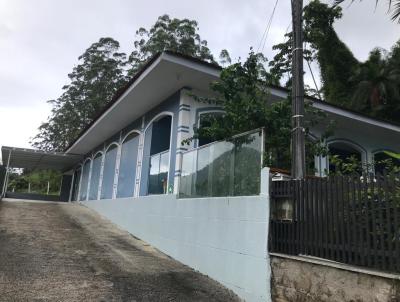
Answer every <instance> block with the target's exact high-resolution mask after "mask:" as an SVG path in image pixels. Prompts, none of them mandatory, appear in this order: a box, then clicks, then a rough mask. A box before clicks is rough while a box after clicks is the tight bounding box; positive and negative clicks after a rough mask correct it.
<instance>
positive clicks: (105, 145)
mask: <svg viewBox="0 0 400 302" xmlns="http://www.w3.org/2000/svg"><path fill="white" fill-rule="evenodd" d="M219 72H220V68H219V67H218V66H215V65H213V64H209V63H206V62H203V61H200V60H197V59H194V58H190V57H186V56H182V55H178V54H174V53H170V52H164V53H162V54H160V55H158V56H156V57H154V58H153V59H152V60H151V61H150V62H149V63H148V64H147V65H146V66H145V67H144V68H143V69H142V71H141V72H140V73H139V74H138V75H137V76H136V77H135V78H134V79H133V80H132V81H131V82H130V83H129V85H128V86H127V88H126V89H125V90H124V91H123V92H121V93H120V94H119V95H118V96H117V97H116V98H115V99H114V100H113V101H112V102H111V104H110V105H109V107H108V108H106V110H105V111H104V112H103V113H102V114H101V115H100V116H99V117H98V118H97V119H96V120H95V121H94V122H93V123H92V124H91V125H89V126H88V127H87V129H85V131H83V133H82V134H81V135H80V137H79V138H78V139H77V140H76V141H75V142H73V143H72V144H71V145H70V146H69V147H68V149H67V150H66V153H73V154H81V155H83V160H82V161H81V162H79V163H78V164H77V165H76V166H74V168H73V170H71V171H69V173H70V174H73V179H72V183H73V185H72V186H71V190H70V197H69V200H70V201H84V200H96V199H116V198H125V197H139V196H146V195H157V194H177V193H178V190H179V181H180V176H181V165H182V154H183V153H185V152H187V151H188V150H192V149H194V148H197V147H200V146H202V145H204V144H207V143H208V142H206V141H198V140H193V141H191V142H190V144H182V142H183V141H184V140H185V139H188V138H190V137H192V136H193V134H194V132H193V129H194V127H198V126H199V125H200V123H201V120H202V117H203V116H205V115H207V114H222V113H223V111H222V110H221V108H219V107H216V106H212V105H209V104H203V103H200V102H198V101H195V100H194V98H193V94H196V95H201V96H209V95H211V94H212V92H211V91H210V83H212V82H213V81H216V80H218V77H219ZM287 93H288V92H287V91H286V90H285V89H283V88H280V87H271V101H273V102H274V101H279V100H282V99H285V98H287ZM309 100H310V101H312V102H313V106H314V107H316V108H318V109H320V110H322V111H324V112H325V113H326V115H327V118H326V120H325V121H324V122H322V123H320V124H319V125H318V126H315V127H314V128H313V129H311V135H312V136H313V137H315V139H317V138H318V137H319V136H320V135H321V134H322V133H323V131H324V127H326V126H327V124H328V121H330V120H334V121H335V122H336V124H335V130H334V135H333V136H332V137H330V138H329V139H328V140H327V142H326V143H327V145H328V147H329V149H330V151H331V153H332V154H337V155H338V156H339V157H343V158H344V157H348V156H352V155H353V156H355V157H356V158H358V159H360V160H361V161H362V162H363V164H368V163H373V162H374V160H379V159H383V158H385V155H384V153H383V151H386V150H387V151H394V152H399V151H400V139H399V137H400V136H399V135H400V126H399V125H395V124H392V123H388V122H385V121H380V120H376V119H373V118H371V117H368V116H365V115H362V114H360V113H356V112H352V111H349V110H347V109H344V108H340V107H337V106H333V105H331V104H327V103H326V102H323V101H320V100H316V99H309ZM266 139H268V133H266ZM315 168H316V171H317V175H320V176H323V175H325V174H326V173H327V171H329V170H330V169H334V167H333V166H332V165H331V164H330V161H329V158H327V157H326V158H325V157H316V158H315Z"/></svg>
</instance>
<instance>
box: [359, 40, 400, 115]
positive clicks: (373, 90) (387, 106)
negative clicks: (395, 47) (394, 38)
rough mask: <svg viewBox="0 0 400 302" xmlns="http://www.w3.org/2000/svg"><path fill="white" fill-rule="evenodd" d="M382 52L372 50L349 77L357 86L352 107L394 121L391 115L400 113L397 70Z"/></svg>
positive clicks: (399, 73) (399, 83) (398, 73)
mask: <svg viewBox="0 0 400 302" xmlns="http://www.w3.org/2000/svg"><path fill="white" fill-rule="evenodd" d="M384 53H385V51H384V50H382V49H379V48H377V49H374V50H373V51H371V53H370V55H369V58H368V60H367V61H366V62H365V63H362V64H361V65H360V66H359V68H357V70H356V71H355V73H354V75H353V77H352V78H351V80H352V81H353V82H355V83H357V84H356V87H355V91H354V93H353V97H352V101H353V104H352V107H353V108H354V109H356V110H359V111H362V112H366V113H371V114H373V115H376V116H386V117H388V118H392V119H394V118H395V116H394V115H393V114H400V110H399V107H400V102H399V99H400V95H399V85H400V69H399V68H396V65H395V64H393V63H394V62H392V61H393V60H392V59H391V58H390V57H389V56H388V55H385V54H384ZM397 63H398V62H397ZM398 117H400V116H398Z"/></svg>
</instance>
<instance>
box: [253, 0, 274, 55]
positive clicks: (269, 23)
mask: <svg viewBox="0 0 400 302" xmlns="http://www.w3.org/2000/svg"><path fill="white" fill-rule="evenodd" d="M278 2H279V0H276V1H275V5H274V9H273V10H272V13H271V16H270V17H269V20H268V23H267V25H266V27H265V30H264V33H263V35H262V37H261V40H260V43H259V45H258V47H257V53H259V52H260V48H261V45H262V48H261V52H263V51H264V47H265V44H266V42H267V38H268V34H269V30H270V28H271V24H272V20H273V18H274V15H275V11H276V7H277V6H278Z"/></svg>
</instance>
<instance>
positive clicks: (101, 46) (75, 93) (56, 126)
mask: <svg viewBox="0 0 400 302" xmlns="http://www.w3.org/2000/svg"><path fill="white" fill-rule="evenodd" d="M78 59H79V64H78V65H77V66H75V67H74V68H73V70H72V72H71V73H70V74H68V78H69V80H70V83H69V84H68V85H65V86H64V87H63V91H64V92H63V93H62V95H61V96H60V97H59V98H57V99H55V100H51V101H49V103H50V104H52V106H53V108H52V111H51V116H50V117H49V118H48V121H47V122H45V123H43V124H42V125H41V126H40V127H39V133H38V134H37V135H36V136H35V137H34V138H33V140H32V142H31V143H32V144H33V146H34V147H36V148H39V149H42V150H56V151H64V149H65V148H66V147H67V146H68V145H69V144H70V143H71V142H72V141H73V140H74V139H75V138H76V137H77V136H78V135H79V133H80V132H81V131H82V129H84V128H85V126H86V125H88V124H89V123H90V122H91V121H92V120H93V119H94V117H95V116H96V115H97V114H98V112H99V111H100V110H101V109H102V108H103V107H104V106H105V105H107V103H108V102H110V100H111V99H112V97H113V95H114V94H115V92H116V91H117V90H118V89H119V88H120V87H121V86H122V85H123V84H125V83H126V76H125V71H124V68H125V66H126V56H125V54H124V53H121V52H119V43H118V42H117V41H115V40H113V39H112V38H101V39H100V40H99V41H98V42H96V43H94V44H92V45H91V46H90V47H89V48H88V49H87V50H86V51H85V52H84V53H83V54H82V55H81V56H79V58H78Z"/></svg>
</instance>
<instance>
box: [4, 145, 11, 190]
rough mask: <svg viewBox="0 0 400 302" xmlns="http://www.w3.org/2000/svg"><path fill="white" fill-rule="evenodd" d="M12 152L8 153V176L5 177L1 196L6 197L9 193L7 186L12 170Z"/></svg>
mask: <svg viewBox="0 0 400 302" xmlns="http://www.w3.org/2000/svg"><path fill="white" fill-rule="evenodd" d="M11 152H12V151H11V150H10V152H9V153H8V160H7V167H6V175H4V180H3V191H2V194H1V196H2V197H4V196H5V195H6V192H7V185H8V173H9V171H8V170H9V168H10V159H11Z"/></svg>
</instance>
